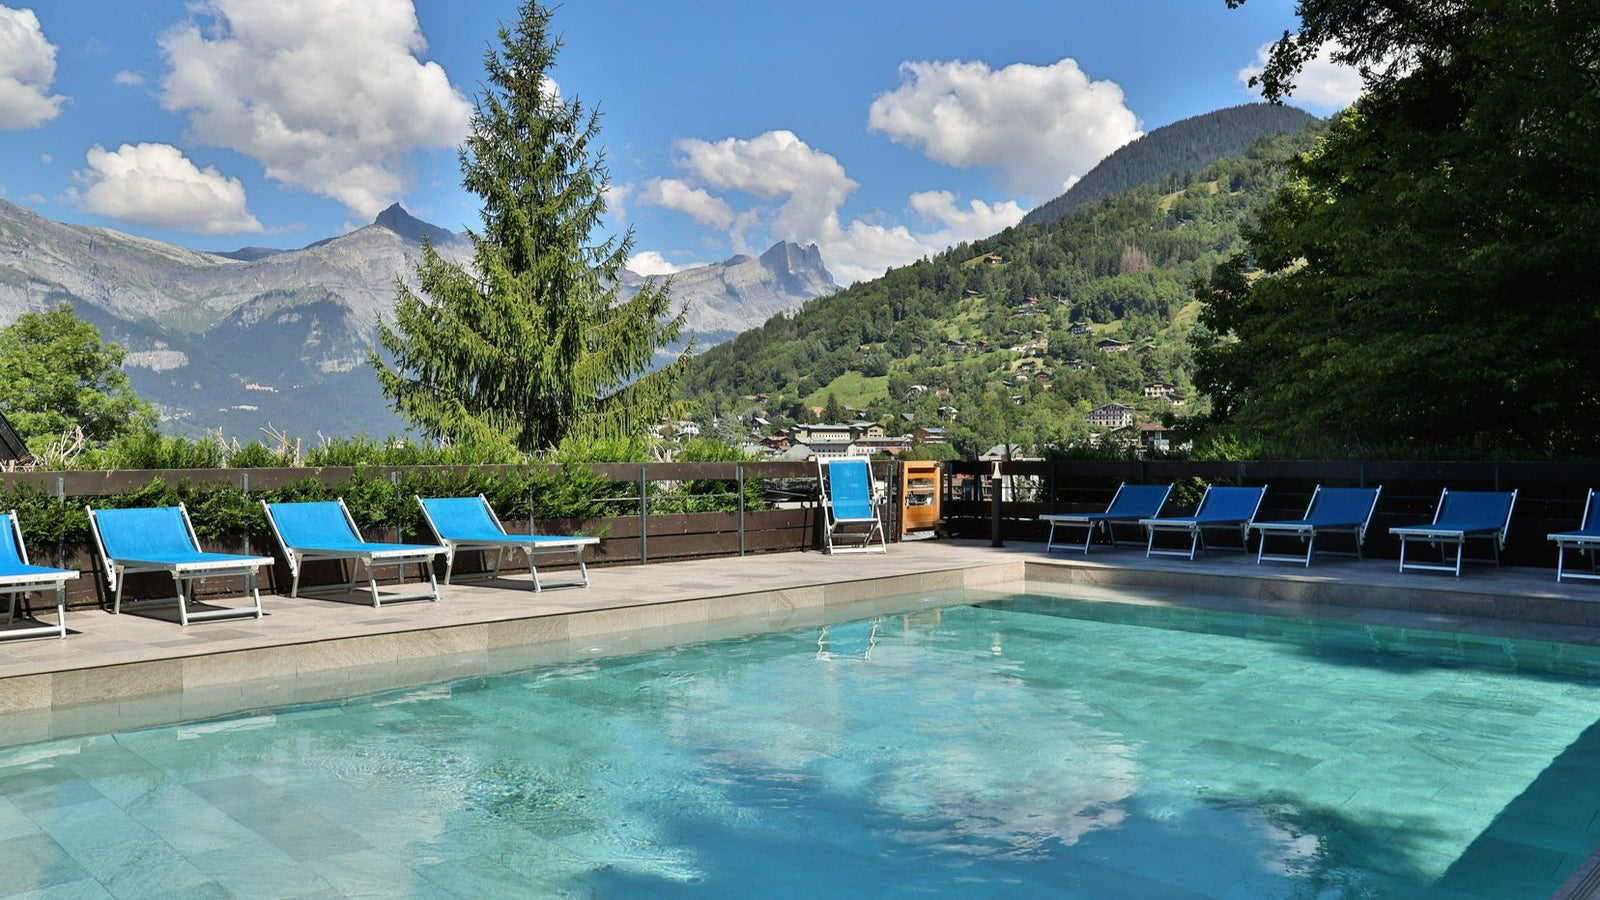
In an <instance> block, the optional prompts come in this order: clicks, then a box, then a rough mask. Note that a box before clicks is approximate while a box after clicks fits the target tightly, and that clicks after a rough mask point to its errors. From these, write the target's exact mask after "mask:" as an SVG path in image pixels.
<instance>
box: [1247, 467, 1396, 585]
mask: <svg viewBox="0 0 1600 900" xmlns="http://www.w3.org/2000/svg"><path fill="white" fill-rule="evenodd" d="M1382 493H1383V488H1381V487H1375V488H1325V487H1323V486H1322V485H1320V484H1319V485H1317V487H1316V490H1314V491H1312V492H1311V502H1310V503H1308V504H1306V514H1305V515H1304V516H1303V517H1301V518H1298V519H1289V520H1286V521H1281V522H1257V523H1255V524H1254V525H1252V526H1251V527H1252V528H1254V529H1255V530H1256V531H1257V532H1258V533H1259V534H1260V535H1261V543H1260V544H1258V545H1257V547H1256V563H1257V564H1258V565H1259V564H1260V563H1262V562H1264V561H1268V562H1297V563H1304V564H1305V565H1307V566H1309V565H1311V554H1312V553H1313V552H1315V550H1316V547H1317V536H1318V535H1320V534H1326V533H1329V532H1332V533H1336V534H1338V533H1345V534H1349V535H1351V536H1352V537H1354V538H1355V541H1356V550H1355V552H1354V553H1341V554H1336V555H1340V556H1354V557H1356V558H1357V559H1360V558H1361V542H1362V541H1363V540H1366V537H1367V527H1368V526H1369V525H1371V524H1372V512H1373V510H1375V509H1377V508H1378V495H1380V494H1382ZM1269 536H1272V537H1297V538H1299V539H1300V540H1301V542H1303V543H1304V544H1305V547H1306V552H1305V555H1304V556H1299V555H1288V554H1273V553H1268V552H1267V538H1268V537H1269ZM1323 552H1325V553H1326V552H1329V551H1323Z"/></svg>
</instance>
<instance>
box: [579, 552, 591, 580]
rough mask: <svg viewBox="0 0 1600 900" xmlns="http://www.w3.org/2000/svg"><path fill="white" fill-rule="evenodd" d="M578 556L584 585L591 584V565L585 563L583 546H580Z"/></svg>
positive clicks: (580, 574)
mask: <svg viewBox="0 0 1600 900" xmlns="http://www.w3.org/2000/svg"><path fill="white" fill-rule="evenodd" d="M577 556H578V575H579V576H580V577H582V578H583V586H584V587H588V586H589V567H588V566H587V565H584V562H583V548H582V547H579V548H578V549H577Z"/></svg>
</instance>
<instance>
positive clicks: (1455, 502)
mask: <svg viewBox="0 0 1600 900" xmlns="http://www.w3.org/2000/svg"><path fill="white" fill-rule="evenodd" d="M1516 505H1517V492H1516V491H1509V492H1507V491H1452V490H1450V489H1449V488H1445V489H1444V491H1443V492H1441V493H1440V494H1439V506H1438V508H1437V509H1435V510H1434V513H1433V521H1432V522H1431V523H1429V524H1427V525H1407V526H1402V527H1398V528H1391V529H1389V533H1390V534H1392V535H1394V536H1395V537H1398V538H1399V539H1400V571H1402V572H1404V571H1406V570H1407V569H1422V570H1428V571H1434V572H1454V573H1455V575H1456V577H1457V578H1460V577H1461V562H1462V553H1463V551H1464V549H1465V547H1466V544H1467V541H1470V540H1487V541H1489V544H1490V546H1491V547H1492V548H1493V550H1494V555H1493V557H1492V558H1489V559H1478V560H1473V561H1474V562H1492V563H1494V564H1495V565H1496V566H1498V565H1500V551H1501V550H1503V549H1504V548H1505V545H1506V529H1507V528H1508V527H1509V526H1510V525H1511V510H1512V508H1513V507H1515V506H1516ZM1418 543H1426V544H1429V545H1432V546H1436V547H1439V548H1440V552H1441V555H1442V554H1445V553H1447V552H1448V551H1447V550H1446V549H1445V548H1447V547H1448V546H1449V545H1451V544H1454V545H1455V548H1456V558H1455V562H1454V563H1453V564H1452V563H1451V562H1450V561H1449V559H1448V558H1446V559H1445V561H1444V563H1443V564H1442V565H1441V564H1439V563H1419V562H1417V561H1415V560H1412V561H1411V562H1407V561H1406V548H1407V546H1408V545H1410V544H1418Z"/></svg>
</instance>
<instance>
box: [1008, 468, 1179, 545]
mask: <svg viewBox="0 0 1600 900" xmlns="http://www.w3.org/2000/svg"><path fill="white" fill-rule="evenodd" d="M1171 493H1172V485H1170V484H1129V483H1127V482H1126V481H1124V482H1123V483H1122V484H1121V485H1119V486H1118V487H1117V492H1116V493H1115V494H1113V495H1112V497H1111V504H1110V505H1109V506H1107V507H1106V509H1105V512H1090V513H1051V514H1049V515H1044V516H1040V517H1039V520H1040V521H1041V522H1049V523H1050V534H1049V536H1048V537H1046V538H1045V542H1044V549H1045V550H1054V549H1056V548H1057V547H1066V548H1070V549H1077V548H1078V543H1077V542H1076V541H1074V542H1072V543H1070V544H1058V543H1056V529H1057V528H1069V529H1070V528H1082V529H1083V552H1084V553H1085V554H1087V553H1088V552H1089V545H1090V543H1091V542H1092V541H1093V540H1094V533H1095V531H1096V530H1097V529H1098V530H1103V531H1105V533H1106V538H1107V539H1108V540H1109V541H1110V542H1111V546H1113V547H1116V546H1118V545H1119V544H1123V543H1133V544H1143V543H1144V541H1118V540H1117V533H1116V530H1115V529H1114V528H1113V527H1112V526H1113V525H1115V524H1117V523H1128V524H1137V523H1138V522H1139V521H1140V520H1141V519H1149V518H1154V517H1156V516H1159V515H1161V507H1163V506H1165V505H1166V502H1167V497H1168V496H1169V495H1170V494H1171Z"/></svg>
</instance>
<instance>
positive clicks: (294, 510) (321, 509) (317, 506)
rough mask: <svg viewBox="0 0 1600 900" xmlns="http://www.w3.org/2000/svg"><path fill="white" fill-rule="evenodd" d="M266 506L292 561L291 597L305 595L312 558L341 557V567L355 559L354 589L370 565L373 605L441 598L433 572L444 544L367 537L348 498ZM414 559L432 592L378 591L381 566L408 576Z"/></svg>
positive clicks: (275, 532)
mask: <svg viewBox="0 0 1600 900" xmlns="http://www.w3.org/2000/svg"><path fill="white" fill-rule="evenodd" d="M261 505H262V506H263V507H265V508H266V510H267V522H268V523H269V524H271V526H272V533H273V535H274V536H276V537H277V539H278V546H279V547H281V548H283V555H284V558H285V559H287V560H288V561H289V572H290V574H291V575H292V576H293V579H294V580H293V583H292V584H291V585H290V586H289V596H291V597H298V596H300V575H301V573H302V572H303V571H304V569H305V564H306V562H307V561H308V560H323V559H328V560H338V561H339V563H340V565H341V566H343V564H344V562H345V561H346V560H349V561H350V582H349V584H348V585H347V586H346V590H349V591H354V590H355V587H356V568H357V565H358V564H359V565H361V566H365V567H366V570H367V587H368V588H369V589H370V590H371V592H372V605H373V606H375V607H376V606H382V605H383V601H385V600H388V601H390V602H393V601H396V600H433V601H438V599H439V583H438V582H437V581H435V580H434V577H433V560H434V557H436V556H438V555H439V554H441V553H443V552H444V548H443V547H439V546H435V545H432V544H378V543H371V542H369V541H367V540H365V539H363V538H362V537H361V532H360V531H358V530H357V529H356V520H355V519H353V518H351V516H350V510H349V508H348V507H346V506H345V505H344V498H343V497H340V498H339V499H338V500H318V501H312V502H307V503H268V502H267V501H265V500H263V501H261ZM413 564H414V565H418V566H421V567H422V571H423V574H425V575H427V576H428V589H427V590H426V591H414V592H411V593H403V592H402V593H396V594H389V595H387V596H384V595H380V594H379V593H378V579H377V575H376V570H377V569H379V568H382V567H385V566H394V567H395V568H396V571H398V572H399V573H400V578H401V580H402V581H404V579H405V567H406V566H408V565H413Z"/></svg>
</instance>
